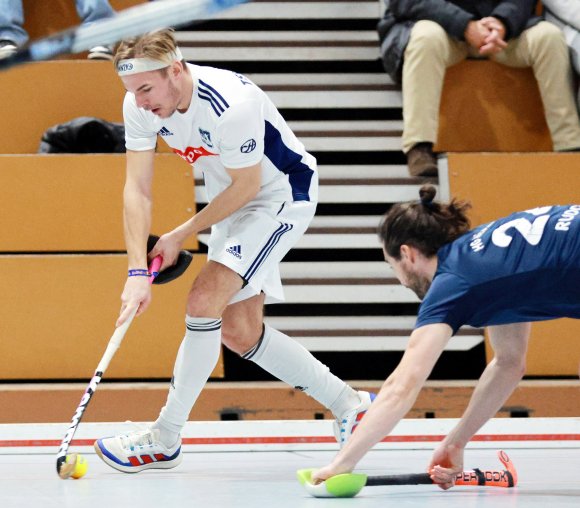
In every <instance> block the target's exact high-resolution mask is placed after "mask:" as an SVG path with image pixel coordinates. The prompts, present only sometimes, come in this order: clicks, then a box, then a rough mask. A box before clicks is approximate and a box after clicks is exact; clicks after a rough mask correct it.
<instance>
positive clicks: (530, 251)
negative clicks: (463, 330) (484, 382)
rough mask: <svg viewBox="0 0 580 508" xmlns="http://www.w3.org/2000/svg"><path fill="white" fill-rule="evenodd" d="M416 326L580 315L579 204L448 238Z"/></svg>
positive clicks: (455, 325) (539, 211) (540, 210)
mask: <svg viewBox="0 0 580 508" xmlns="http://www.w3.org/2000/svg"><path fill="white" fill-rule="evenodd" d="M437 257H438V266H437V271H436V273H435V276H434V278H433V282H432V284H431V287H430V288H429V291H428V292H427V294H426V295H425V298H424V300H423V303H422V304H421V307H420V308H419V316H418V318H417V323H416V325H415V327H416V328H418V327H420V326H424V325H427V324H432V323H447V324H448V325H449V326H450V327H451V328H452V329H453V333H456V332H457V330H458V329H459V327H461V326H462V325H464V324H468V325H471V326H476V327H483V326H489V325H501V324H508V323H519V322H527V321H543V320H547V319H555V318H560V317H571V318H580V205H568V206H546V207H542V208H534V209H533V210H526V211H524V212H518V213H514V214H512V215H509V216H507V217H504V218H503V219H499V220H496V221H494V222H490V223H489V224H484V225H482V226H479V227H478V228H476V229H473V230H471V231H469V232H468V233H466V234H465V235H463V236H461V237H460V238H458V239H457V240H455V241H454V242H451V243H449V244H447V245H444V246H443V247H441V249H439V252H438V253H437Z"/></svg>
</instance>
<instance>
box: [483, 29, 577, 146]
mask: <svg viewBox="0 0 580 508" xmlns="http://www.w3.org/2000/svg"><path fill="white" fill-rule="evenodd" d="M494 59H495V60H496V61H497V62H499V63H502V64H505V65H509V66H511V67H532V69H533V71H534V75H535V76H536V80H537V81H538V87H539V89H540V95H541V97H542V102H543V104H544V110H545V112H546V122H547V123H548V128H549V129H550V133H551V135H552V143H553V145H554V150H556V151H563V150H575V149H580V121H579V119H578V111H577V109H576V103H575V97H574V85H573V76H572V68H571V65H570V55H569V53H568V46H567V45H566V41H565V40H564V35H563V34H562V32H561V30H560V29H559V28H558V27H557V26H555V25H552V24H551V23H548V22H547V21H542V22H540V23H538V24H537V25H535V26H533V27H532V28H528V29H527V30H525V31H524V32H523V33H522V34H521V36H520V37H518V38H517V39H513V40H512V41H510V42H509V44H508V47H507V48H506V49H505V50H504V51H502V52H501V53H498V54H497V55H496V56H495V57H494Z"/></svg>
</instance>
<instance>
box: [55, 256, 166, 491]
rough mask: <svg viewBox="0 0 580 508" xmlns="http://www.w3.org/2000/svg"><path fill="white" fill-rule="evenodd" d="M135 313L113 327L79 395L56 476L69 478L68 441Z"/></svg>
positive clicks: (157, 262)
mask: <svg viewBox="0 0 580 508" xmlns="http://www.w3.org/2000/svg"><path fill="white" fill-rule="evenodd" d="M161 262H162V259H161V257H160V256H157V257H156V258H154V259H153V261H151V265H150V266H149V272H150V273H151V274H152V275H151V277H150V279H149V281H150V282H153V279H154V278H155V276H156V275H157V272H159V267H160V266H161ZM136 313H137V308H135V309H134V310H133V311H132V313H131V314H129V316H128V317H127V319H126V321H125V322H124V323H123V324H122V325H120V326H118V327H117V328H116V329H115V333H113V335H112V336H111V338H110V339H109V343H108V344H107V349H106V350H105V353H104V354H103V357H102V358H101V361H100V362H99V365H97V370H96V371H95V373H94V375H93V377H92V379H91V381H90V383H89V385H88V386H87V389H86V390H85V393H84V394H83V396H82V397H81V401H80V402H79V405H78V407H77V409H76V411H75V413H74V415H73V417H72V420H71V422H70V426H69V428H68V430H67V432H66V434H65V436H64V438H63V439H62V442H61V443H60V448H59V449H58V453H57V455H56V472H57V473H58V476H60V477H61V478H62V479H63V480H66V479H67V478H70V476H71V475H72V474H73V472H74V470H75V466H76V456H75V457H74V458H73V460H69V461H67V460H66V454H67V452H68V448H69V446H70V443H71V441H72V439H73V437H74V435H75V432H76V431H77V428H78V426H79V424H80V423H81V419H82V417H83V414H84V412H85V410H86V409H87V406H88V405H89V402H90V401H91V398H92V396H93V394H94V393H95V391H96V390H97V386H98V384H99V383H100V382H101V379H102V378H103V374H104V373H105V371H106V370H107V367H108V366H109V363H110V362H111V360H112V358H113V356H114V355H115V353H116V352H117V349H119V346H120V345H121V342H123V338H124V337H125V333H127V330H128V329H129V326H130V325H131V321H133V318H134V317H135V314H136Z"/></svg>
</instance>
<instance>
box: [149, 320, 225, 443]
mask: <svg viewBox="0 0 580 508" xmlns="http://www.w3.org/2000/svg"><path fill="white" fill-rule="evenodd" d="M185 325H186V328H187V330H186V332H185V337H184V338H183V342H182V343H181V346H180V347H179V352H178V353H177V358H176V359H175V367H174V369H173V379H172V381H171V387H170V388H169V394H168V396H167V402H166V403H165V407H164V408H163V409H162V410H161V413H160V415H159V418H158V419H157V421H156V422H155V423H154V424H153V428H157V429H159V431H160V440H161V442H162V443H163V444H164V445H165V446H167V447H171V446H173V445H174V444H175V443H176V442H177V440H178V438H179V433H180V432H181V429H182V428H183V426H184V425H185V422H187V419H188V418H189V413H190V412H191V408H192V407H193V405H194V404H195V401H196V400H197V398H198V396H199V394H200V392H201V390H202V389H203V387H204V385H205V383H206V381H207V379H208V378H209V376H210V374H211V373H212V371H213V369H214V367H215V366H216V364H217V361H218V358H219V354H220V346H221V326H222V321H221V319H215V318H199V317H190V316H187V317H186V319H185Z"/></svg>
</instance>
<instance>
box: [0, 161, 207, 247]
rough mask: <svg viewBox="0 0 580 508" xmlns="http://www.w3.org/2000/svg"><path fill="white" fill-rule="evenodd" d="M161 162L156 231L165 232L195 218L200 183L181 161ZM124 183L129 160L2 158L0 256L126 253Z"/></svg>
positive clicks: (155, 189)
mask: <svg viewBox="0 0 580 508" xmlns="http://www.w3.org/2000/svg"><path fill="white" fill-rule="evenodd" d="M155 164H156V170H155V179H154V183H153V192H154V194H155V203H154V205H155V206H154V212H153V225H152V231H154V232H161V233H163V232H166V231H170V230H171V229H173V228H174V227H175V225H176V224H180V223H181V222H185V221H186V220H187V219H188V218H189V217H191V216H192V215H193V214H194V213H195V209H196V204H195V201H194V189H193V177H192V173H191V168H190V166H189V165H188V164H186V163H185V162H183V161H182V160H181V159H180V158H179V157H176V156H175V155H169V154H167V155H164V154H157V155H156V156H155ZM124 181H125V156H124V155H123V154H107V155H88V154H87V155H24V156H22V155H0V201H1V202H2V206H3V212H2V214H1V215H0V229H1V230H2V231H9V232H10V234H3V235H1V236H0V252H73V251H108V252H110V251H124V250H125V242H124V238H123V185H124ZM185 248H189V249H196V248H197V239H196V237H195V235H193V236H191V237H190V238H189V239H188V240H187V242H186V244H185Z"/></svg>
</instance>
